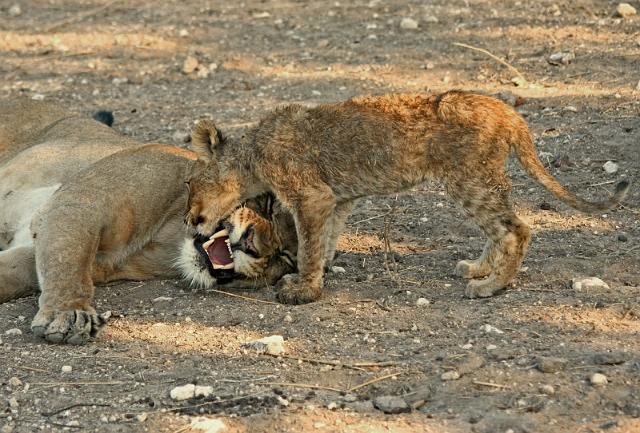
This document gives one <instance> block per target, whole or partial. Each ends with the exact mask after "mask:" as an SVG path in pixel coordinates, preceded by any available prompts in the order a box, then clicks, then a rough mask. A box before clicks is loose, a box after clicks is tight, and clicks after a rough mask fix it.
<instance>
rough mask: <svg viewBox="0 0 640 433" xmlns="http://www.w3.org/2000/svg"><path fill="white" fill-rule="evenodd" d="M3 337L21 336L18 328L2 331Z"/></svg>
mask: <svg viewBox="0 0 640 433" xmlns="http://www.w3.org/2000/svg"><path fill="white" fill-rule="evenodd" d="M4 334H5V335H22V331H21V330H19V329H18V328H11V329H7V330H6V331H4Z"/></svg>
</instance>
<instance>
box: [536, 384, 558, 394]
mask: <svg viewBox="0 0 640 433" xmlns="http://www.w3.org/2000/svg"><path fill="white" fill-rule="evenodd" d="M540 392H541V393H542V394H546V395H553V394H555V393H556V390H555V388H554V387H553V386H551V385H546V384H545V385H540Z"/></svg>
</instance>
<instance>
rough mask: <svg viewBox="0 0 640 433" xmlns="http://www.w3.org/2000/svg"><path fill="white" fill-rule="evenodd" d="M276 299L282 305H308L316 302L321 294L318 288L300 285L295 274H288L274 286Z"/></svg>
mask: <svg viewBox="0 0 640 433" xmlns="http://www.w3.org/2000/svg"><path fill="white" fill-rule="evenodd" d="M276 290H277V291H278V293H277V294H276V298H277V299H278V301H279V302H280V303H282V304H293V305H299V304H308V303H309V302H313V301H316V300H318V299H319V298H320V295H321V294H322V292H321V289H320V288H314V287H312V286H310V285H303V284H301V283H300V278H299V277H298V275H297V274H288V275H285V276H284V277H282V278H281V279H280V281H279V282H278V284H277V285H276Z"/></svg>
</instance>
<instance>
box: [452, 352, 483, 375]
mask: <svg viewBox="0 0 640 433" xmlns="http://www.w3.org/2000/svg"><path fill="white" fill-rule="evenodd" d="M483 365H484V358H483V357H482V356H479V355H477V354H475V353H468V354H466V355H465V356H463V357H462V358H460V359H458V360H457V361H456V363H455V367H456V371H457V372H458V373H459V374H460V376H462V375H465V374H469V373H472V372H474V371H476V370H478V369H480V368H482V366H483Z"/></svg>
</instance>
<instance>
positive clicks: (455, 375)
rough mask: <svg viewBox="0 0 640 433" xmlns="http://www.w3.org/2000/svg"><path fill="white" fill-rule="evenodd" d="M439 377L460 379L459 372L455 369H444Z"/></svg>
mask: <svg viewBox="0 0 640 433" xmlns="http://www.w3.org/2000/svg"><path fill="white" fill-rule="evenodd" d="M440 379H442V380H458V379H460V373H458V372H457V371H455V370H451V371H445V372H444V373H442V374H441V375H440Z"/></svg>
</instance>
